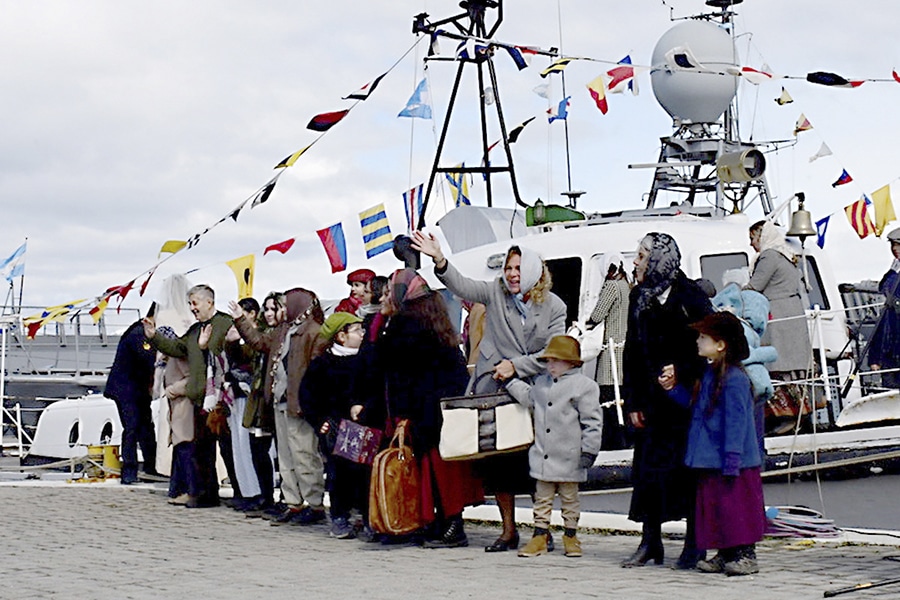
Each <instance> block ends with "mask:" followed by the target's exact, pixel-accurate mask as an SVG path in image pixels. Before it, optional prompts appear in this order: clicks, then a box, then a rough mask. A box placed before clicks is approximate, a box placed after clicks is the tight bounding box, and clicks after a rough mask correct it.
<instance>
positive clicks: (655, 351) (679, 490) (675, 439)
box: [622, 232, 713, 568]
mask: <svg viewBox="0 0 900 600" xmlns="http://www.w3.org/2000/svg"><path fill="white" fill-rule="evenodd" d="M680 264H681V253H680V251H679V250H678V245H677V244H676V243H675V240H674V239H672V237H671V236H669V235H667V234H665V233H655V232H654V233H649V234H647V236H645V237H644V239H643V240H641V244H640V246H639V247H638V254H637V257H636V258H635V260H634V266H635V281H636V282H637V286H636V287H635V288H634V289H633V290H632V291H631V294H630V297H629V309H628V332H627V334H626V337H625V350H624V357H623V363H624V364H623V369H624V378H623V379H624V380H623V384H624V385H623V388H624V395H625V409H626V411H627V412H628V414H629V418H630V420H631V425H632V426H633V427H634V433H635V437H634V442H635V443H634V459H633V462H632V480H633V483H634V492H633V493H632V496H631V508H630V510H629V514H628V518H629V519H631V520H632V521H638V522H641V523H643V533H642V537H641V544H640V546H639V547H638V549H637V551H635V553H634V554H633V555H632V556H631V557H630V558H628V560H626V561H625V562H623V563H622V566H623V567H637V566H642V565H644V564H646V563H647V562H648V561H650V560H653V561H654V562H656V563H657V564H660V563H662V560H663V544H662V524H663V523H664V522H666V521H675V520H679V519H682V518H684V517H688V534H687V535H686V536H685V548H684V550H683V551H682V555H681V557H680V558H679V559H678V562H677V563H676V566H677V567H679V568H693V567H694V566H695V565H696V563H697V559H698V555H697V552H696V550H695V547H694V544H693V508H694V502H693V499H694V492H693V490H694V486H693V481H692V479H691V476H690V474H689V472H688V469H687V468H686V467H685V466H684V452H685V448H686V445H687V433H688V429H689V427H690V411H689V410H688V409H685V408H682V407H680V406H678V405H676V404H675V403H674V402H672V401H671V400H669V398H668V396H667V395H666V392H665V391H663V389H662V388H661V387H660V386H659V384H658V383H657V377H659V375H660V372H661V371H662V369H663V367H665V366H669V365H672V366H674V367H675V371H676V372H677V373H678V379H679V381H681V382H683V384H684V385H685V386H686V387H687V388H688V389H691V388H692V387H693V385H694V382H695V381H696V380H697V379H698V378H699V377H700V375H701V374H702V373H703V367H704V360H703V359H702V358H701V357H700V356H699V355H698V354H697V344H696V339H697V334H696V332H695V331H694V330H692V329H691V328H690V327H689V325H690V324H691V323H694V322H695V321H699V320H700V319H702V318H703V317H704V316H705V315H707V314H709V313H711V312H713V308H712V305H711V304H710V302H709V298H708V297H707V296H706V294H705V293H703V291H702V290H701V289H700V288H699V286H697V284H696V283H694V282H693V281H691V280H690V279H688V278H687V276H686V275H685V274H684V273H683V272H682V271H681V268H680Z"/></svg>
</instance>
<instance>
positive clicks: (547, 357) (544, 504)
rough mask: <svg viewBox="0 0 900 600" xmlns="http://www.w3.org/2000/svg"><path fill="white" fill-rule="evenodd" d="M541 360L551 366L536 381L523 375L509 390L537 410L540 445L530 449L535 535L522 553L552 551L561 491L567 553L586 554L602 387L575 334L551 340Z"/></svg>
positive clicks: (600, 426)
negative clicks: (582, 497)
mask: <svg viewBox="0 0 900 600" xmlns="http://www.w3.org/2000/svg"><path fill="white" fill-rule="evenodd" d="M538 360H540V361H542V362H545V363H546V365H547V370H546V372H545V373H543V374H541V375H540V376H538V377H537V378H536V379H535V381H534V384H533V385H529V384H527V383H525V382H524V381H522V380H520V379H514V380H512V381H510V382H509V383H508V384H507V390H508V391H509V393H510V394H511V395H512V396H513V397H514V398H515V399H516V400H517V401H519V402H520V403H521V404H523V405H524V406H527V407H528V408H531V409H533V410H534V445H533V446H532V447H531V449H530V450H529V451H528V463H529V467H530V471H531V476H532V477H533V478H534V479H535V480H536V484H537V485H536V491H535V495H534V536H533V537H532V538H531V541H529V542H528V544H526V545H525V547H524V548H522V549H521V550H519V556H526V557H530V556H538V555H540V554H544V553H545V552H548V551H549V549H548V541H549V539H550V513H551V511H552V510H553V499H554V497H555V496H556V494H557V493H558V494H559V497H560V504H561V509H562V517H563V522H564V524H565V528H566V529H565V535H563V545H564V548H565V555H566V556H570V557H577V556H581V542H580V541H579V540H578V537H577V536H576V533H577V529H578V519H579V517H580V516H581V506H580V503H579V499H578V484H579V483H580V482H582V481H585V480H586V479H587V469H588V467H590V466H591V465H593V464H594V459H596V458H597V453H598V452H599V451H600V442H601V438H602V434H603V413H602V412H601V409H600V388H599V387H598V386H597V382H595V381H594V380H593V379H591V378H590V377H587V376H585V375H583V374H582V373H581V365H582V360H581V347H580V344H579V343H578V340H576V339H575V338H573V337H570V336H567V335H558V336H555V337H553V338H551V339H550V343H549V344H547V349H546V350H544V352H543V354H541V356H540V357H539V358H538Z"/></svg>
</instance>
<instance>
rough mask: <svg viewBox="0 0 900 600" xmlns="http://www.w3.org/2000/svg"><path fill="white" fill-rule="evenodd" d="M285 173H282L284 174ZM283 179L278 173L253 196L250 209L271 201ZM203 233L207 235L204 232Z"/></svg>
mask: <svg viewBox="0 0 900 600" xmlns="http://www.w3.org/2000/svg"><path fill="white" fill-rule="evenodd" d="M283 172H284V171H282V173H283ZM279 177H281V173H278V175H276V176H275V177H273V178H272V179H270V180H269V182H268V183H266V185H264V186H262V188H260V190H259V191H258V192H256V195H255V196H253V202H251V203H250V208H256V207H257V206H259V205H260V204H263V203H264V202H265V201H266V200H268V199H269V196H271V195H272V191H273V190H274V189H275V184H276V183H278V178H279ZM203 233H206V231H204V232H203Z"/></svg>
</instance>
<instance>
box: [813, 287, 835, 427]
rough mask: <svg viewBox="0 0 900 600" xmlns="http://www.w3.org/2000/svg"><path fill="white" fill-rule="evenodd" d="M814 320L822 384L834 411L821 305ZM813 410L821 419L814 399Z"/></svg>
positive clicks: (814, 311) (815, 312) (814, 315)
mask: <svg viewBox="0 0 900 600" xmlns="http://www.w3.org/2000/svg"><path fill="white" fill-rule="evenodd" d="M813 320H814V321H815V324H816V335H817V336H818V337H819V363H820V367H821V369H822V383H823V385H824V386H825V402H826V403H827V406H830V407H831V408H832V410H834V406H833V405H832V403H831V401H832V398H831V385H829V382H828V363H827V362H826V361H827V358H826V356H825V335H824V333H823V332H822V311H821V309H820V308H819V305H818V304H816V305H814V306H813ZM812 410H813V412H814V415H815V418H816V420H818V418H819V411H818V410H817V409H816V399H815V398H813V399H812Z"/></svg>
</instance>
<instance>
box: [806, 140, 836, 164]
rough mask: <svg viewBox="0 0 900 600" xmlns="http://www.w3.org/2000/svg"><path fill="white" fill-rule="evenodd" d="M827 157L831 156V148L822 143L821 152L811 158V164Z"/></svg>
mask: <svg viewBox="0 0 900 600" xmlns="http://www.w3.org/2000/svg"><path fill="white" fill-rule="evenodd" d="M825 156H831V148H829V147H828V144H826V143H825V142H822V147H821V148H819V151H818V152H816V153H815V154H813V155H812V156H810V157H809V162H813V161H816V160H818V159H820V158H823V157H825Z"/></svg>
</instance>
